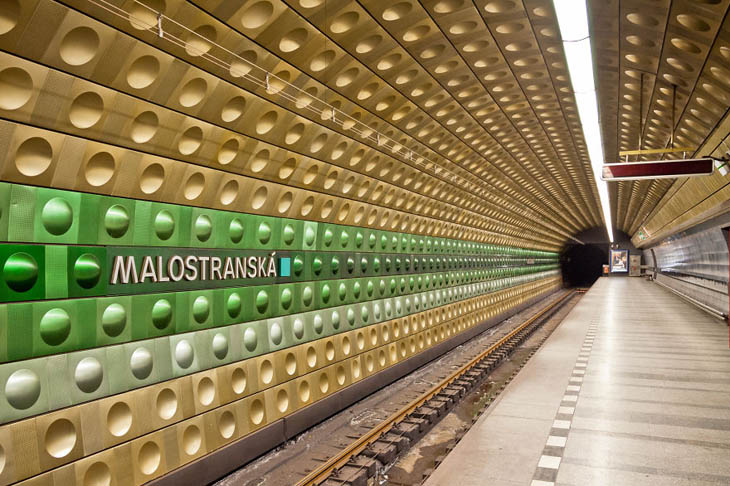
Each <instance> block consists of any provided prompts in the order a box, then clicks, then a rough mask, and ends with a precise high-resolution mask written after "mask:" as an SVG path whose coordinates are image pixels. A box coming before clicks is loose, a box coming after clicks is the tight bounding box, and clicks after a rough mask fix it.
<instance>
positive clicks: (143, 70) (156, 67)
mask: <svg viewBox="0 0 730 486" xmlns="http://www.w3.org/2000/svg"><path fill="white" fill-rule="evenodd" d="M159 73H160V61H158V60H157V58H156V57H154V56H142V57H139V58H137V59H136V60H135V61H134V62H133V63H132V64H131V65H130V66H129V69H128V70H127V84H129V86H131V87H132V88H134V89H144V88H146V87H148V86H149V85H151V84H152V83H154V82H155V79H157V75H158V74H159Z"/></svg>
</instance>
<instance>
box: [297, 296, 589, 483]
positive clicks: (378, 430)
mask: <svg viewBox="0 0 730 486" xmlns="http://www.w3.org/2000/svg"><path fill="white" fill-rule="evenodd" d="M575 293H576V292H575V291H571V292H568V293H566V294H565V295H563V296H562V297H560V298H559V299H557V300H556V301H555V302H552V303H550V304H548V305H547V306H546V307H544V308H543V309H542V310H540V311H539V312H538V313H537V314H535V315H534V316H532V317H530V318H529V319H527V320H526V321H525V322H523V323H522V324H520V325H519V326H517V327H516V328H515V329H513V330H512V331H510V332H509V333H508V334H507V335H505V336H504V337H502V338H501V339H500V340H499V341H497V342H496V343H494V344H493V345H491V346H490V347H489V348H487V349H486V350H484V351H483V352H482V353H480V354H479V355H477V356H476V357H475V358H474V359H472V360H471V361H469V362H468V363H467V364H465V365H463V366H462V367H461V368H459V369H458V370H457V371H455V372H453V373H452V374H451V375H449V376H448V377H446V378H444V379H443V380H442V381H441V382H439V383H438V384H436V385H435V386H434V387H432V388H431V389H430V390H428V391H426V392H424V393H423V394H422V395H421V396H419V397H418V398H416V399H414V400H413V401H411V402H410V403H409V404H408V405H405V406H404V407H403V408H401V409H400V410H398V411H397V412H395V413H394V414H392V415H391V416H390V417H388V418H387V419H385V420H384V421H383V422H381V423H380V424H379V425H377V426H376V427H374V428H372V429H370V430H369V431H368V432H367V433H366V434H364V435H363V436H362V437H360V438H359V439H357V440H356V441H355V442H353V443H352V444H350V445H349V446H347V447H346V448H345V449H343V450H342V451H340V452H339V453H337V454H336V455H335V456H333V457H332V458H330V459H329V460H328V461H327V462H325V463H324V464H322V465H321V466H320V467H318V468H317V469H315V470H313V471H312V472H310V473H309V474H308V475H307V476H306V477H304V478H303V479H301V480H300V481H299V482H298V483H297V484H296V486H316V485H319V484H321V483H323V482H324V481H326V480H327V479H328V478H329V477H330V476H331V475H332V474H333V473H334V472H335V471H337V470H338V469H340V468H341V467H343V466H345V465H346V464H347V463H348V462H349V461H350V459H352V458H353V457H355V456H357V455H358V454H360V453H361V452H363V451H364V450H365V449H367V448H368V446H370V445H371V444H373V443H374V442H376V441H377V440H378V439H380V438H381V437H383V436H384V435H385V434H387V433H388V432H389V431H390V430H391V429H392V428H393V427H395V426H396V425H398V424H399V423H400V422H401V421H402V420H403V419H405V418H406V417H407V416H408V415H409V414H411V413H412V412H413V411H415V410H416V409H417V408H418V407H420V406H422V405H424V404H425V403H426V402H427V401H428V400H430V399H431V398H433V397H434V396H436V395H437V394H438V393H440V392H441V391H443V390H444V389H445V388H447V387H448V386H449V385H451V384H452V383H453V382H455V381H456V380H458V379H459V378H461V377H462V376H463V375H464V374H466V373H467V372H468V371H469V370H470V369H472V368H473V367H474V366H476V365H477V364H478V363H479V362H481V361H482V360H484V359H485V358H487V357H488V356H489V355H491V354H493V353H494V352H496V351H498V350H499V349H500V348H501V347H502V346H504V345H505V344H506V343H507V342H508V341H509V340H510V339H512V338H513V337H515V335H517V334H518V333H519V332H520V331H522V330H524V329H526V328H527V327H528V326H530V325H531V324H533V323H534V322H535V321H537V320H538V319H540V318H541V317H542V316H544V315H545V314H547V313H548V312H550V311H551V310H552V309H554V308H555V307H556V306H558V305H559V304H561V303H562V302H564V301H565V300H566V299H568V298H570V297H572V296H573V295H575Z"/></svg>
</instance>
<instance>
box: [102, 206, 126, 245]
mask: <svg viewBox="0 0 730 486" xmlns="http://www.w3.org/2000/svg"><path fill="white" fill-rule="evenodd" d="M129 222H130V219H129V213H128V212H127V210H126V208H125V207H124V206H120V205H118V204H115V205H114V206H110V207H109V209H107V211H106V214H105V215H104V228H105V229H106V232H107V233H108V234H109V236H111V237H112V238H120V237H122V236H124V234H125V233H126V232H127V230H128V229H129Z"/></svg>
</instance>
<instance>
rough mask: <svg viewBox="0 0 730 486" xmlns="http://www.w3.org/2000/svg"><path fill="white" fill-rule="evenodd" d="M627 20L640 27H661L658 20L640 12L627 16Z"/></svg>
mask: <svg viewBox="0 0 730 486" xmlns="http://www.w3.org/2000/svg"><path fill="white" fill-rule="evenodd" d="M626 20H628V21H629V22H631V23H632V24H634V25H639V26H641V27H656V26H657V25H659V21H658V20H657V19H656V18H654V17H652V16H650V15H646V14H643V13H638V12H633V13H630V14H627V15H626Z"/></svg>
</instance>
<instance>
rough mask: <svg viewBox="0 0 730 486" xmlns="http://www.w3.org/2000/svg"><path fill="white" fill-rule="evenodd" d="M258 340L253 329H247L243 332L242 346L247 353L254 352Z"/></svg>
mask: <svg viewBox="0 0 730 486" xmlns="http://www.w3.org/2000/svg"><path fill="white" fill-rule="evenodd" d="M258 342H259V338H258V336H257V335H256V330H255V329H254V328H253V327H249V328H247V329H246V330H245V331H244V332H243V345H244V346H246V349H247V350H249V351H251V352H252V351H254V350H255V349H256V346H257V345H258Z"/></svg>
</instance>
